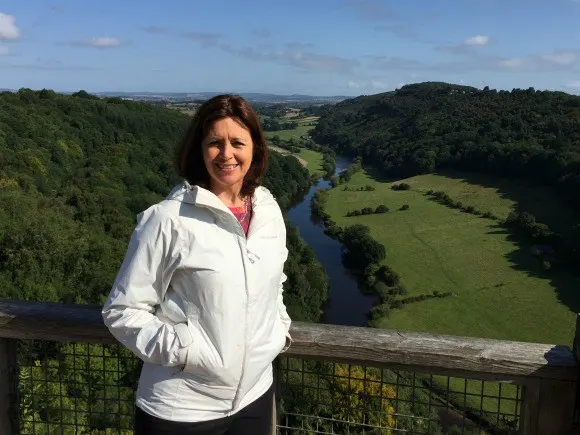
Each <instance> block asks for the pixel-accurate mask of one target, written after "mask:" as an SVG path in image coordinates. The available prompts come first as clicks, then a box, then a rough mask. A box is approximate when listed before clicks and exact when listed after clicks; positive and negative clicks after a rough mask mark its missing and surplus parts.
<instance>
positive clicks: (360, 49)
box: [0, 0, 580, 96]
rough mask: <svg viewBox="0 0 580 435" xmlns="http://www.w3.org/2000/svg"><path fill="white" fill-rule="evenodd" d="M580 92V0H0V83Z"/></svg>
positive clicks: (132, 88)
mask: <svg viewBox="0 0 580 435" xmlns="http://www.w3.org/2000/svg"><path fill="white" fill-rule="evenodd" d="M425 81H444V82H448V83H456V84H465V85H469V86H475V87H478V88H482V87H484V86H489V87H490V88H494V89H508V90H511V89H513V88H528V87H530V86H532V87H534V88H536V89H550V90H560V91H565V92H569V93H574V94H579V93H580V0H407V1H403V0H384V1H380V0H376V1H375V0H309V1H303V0H293V1H291V2H290V1H273V0H269V1H263V0H245V1H241V0H219V1H201V0H163V1H162V0H115V1H113V0H99V1H94V0H93V1H90V0H54V1H43V0H2V2H0V88H7V89H19V88H22V87H27V88H32V89H42V88H47V89H54V90H55V91H57V92H68V91H78V90H80V89H84V90H86V91H88V92H104V91H109V92H118V91H125V92H143V91H149V92H263V93H275V94H285V95H288V94H308V95H346V96H354V95H363V94H365V95H368V94H376V93H379V92H385V91H390V90H393V89H396V88H398V87H401V86H403V85H405V84H409V83H418V82H425Z"/></svg>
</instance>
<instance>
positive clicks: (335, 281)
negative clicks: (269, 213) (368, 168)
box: [287, 157, 376, 326]
mask: <svg viewBox="0 0 580 435" xmlns="http://www.w3.org/2000/svg"><path fill="white" fill-rule="evenodd" d="M349 163H350V161H349V160H347V159H344V158H341V157H337V159H336V172H335V174H338V173H339V172H340V171H342V170H343V169H344V168H346V167H347V166H348V164H349ZM328 187H330V182H329V181H327V180H324V179H322V178H320V179H318V181H317V182H316V185H314V186H312V187H311V188H310V190H309V191H308V193H307V194H306V196H305V197H304V199H303V200H302V202H300V203H299V204H298V205H296V206H294V207H292V208H291V209H290V210H289V211H288V213H287V217H288V220H289V221H290V223H292V224H293V225H294V226H295V227H296V228H298V231H299V232H300V235H301V236H302V238H303V239H304V240H305V241H306V243H308V245H310V247H312V249H314V252H315V253H316V257H317V258H318V261H320V263H321V264H322V266H323V267H324V268H325V269H326V273H327V275H328V282H329V284H330V289H329V300H328V304H327V306H326V310H325V312H324V317H323V320H322V321H323V322H324V323H330V324H335V325H348V326H366V324H367V322H368V318H367V313H368V311H369V310H370V309H371V307H372V306H373V303H374V301H375V299H376V297H375V296H372V295H371V296H369V295H364V294H363V293H361V292H360V291H359V289H358V285H357V283H356V280H355V278H354V277H353V276H352V275H351V274H350V273H349V272H348V271H347V270H346V269H345V268H344V266H343V265H342V259H341V245H340V243H339V242H338V241H337V240H334V239H333V238H331V237H329V236H327V235H326V234H324V227H323V225H322V223H320V222H317V221H316V220H314V219H312V215H311V203H310V201H311V199H312V196H313V195H314V193H315V192H316V191H317V190H320V189H325V188H328Z"/></svg>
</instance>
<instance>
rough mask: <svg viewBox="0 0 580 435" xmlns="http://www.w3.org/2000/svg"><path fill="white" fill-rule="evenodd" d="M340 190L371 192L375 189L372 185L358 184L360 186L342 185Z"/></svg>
mask: <svg viewBox="0 0 580 435" xmlns="http://www.w3.org/2000/svg"><path fill="white" fill-rule="evenodd" d="M342 190H343V191H344V192H372V191H373V190H375V188H374V186H371V185H370V184H367V185H366V186H360V187H349V186H344V187H343V188H342Z"/></svg>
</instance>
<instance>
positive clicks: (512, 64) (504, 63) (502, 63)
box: [497, 57, 524, 69]
mask: <svg viewBox="0 0 580 435" xmlns="http://www.w3.org/2000/svg"><path fill="white" fill-rule="evenodd" d="M523 64H524V61H523V59H520V58H518V57H513V58H511V59H502V60H498V61H497V66H498V67H500V68H507V69H513V68H519V67H521V66H522V65H523Z"/></svg>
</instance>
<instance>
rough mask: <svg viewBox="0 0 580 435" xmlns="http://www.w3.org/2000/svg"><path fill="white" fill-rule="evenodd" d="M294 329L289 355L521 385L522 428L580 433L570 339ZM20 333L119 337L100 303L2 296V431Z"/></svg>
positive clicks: (7, 421) (547, 433)
mask: <svg viewBox="0 0 580 435" xmlns="http://www.w3.org/2000/svg"><path fill="white" fill-rule="evenodd" d="M579 324H580V323H578V324H577V329H578V325H579ZM291 334H292V337H293V340H294V341H293V344H292V346H291V348H290V349H289V350H288V351H287V352H286V353H284V354H283V356H284V357H295V358H301V359H309V360H310V359H313V360H325V361H332V362H340V363H347V364H354V365H361V366H365V367H378V368H383V369H389V370H404V371H408V372H411V371H412V372H416V373H427V374H436V375H447V376H454V377H463V378H469V379H480V380H492V381H501V382H503V383H513V384H517V385H520V386H521V387H522V391H523V393H522V397H521V400H522V407H521V415H520V416H519V428H520V429H519V431H520V433H523V434H530V435H532V434H533V435H552V434H553V435H558V434H569V433H577V432H575V431H577V429H578V426H577V424H576V419H577V418H576V405H577V397H576V396H577V390H578V367H579V365H578V363H577V357H578V355H577V356H576V358H575V355H574V353H575V352H576V353H578V352H577V351H576V350H575V351H573V350H572V349H570V348H569V347H567V346H561V345H550V344H538V343H523V342H514V341H500V340H489V339H481V338H470V337H469V338H468V337H456V336H447V335H434V334H422V333H409V332H402V331H395V330H384V329H372V328H360V327H346V326H336V325H324V324H307V323H300V322H295V323H294V324H293V326H292V330H291ZM577 337H578V334H577ZM17 340H46V341H56V342H79V343H101V344H114V343H116V341H115V339H114V338H113V337H112V336H111V335H110V333H109V331H108V330H107V329H106V327H105V326H104V325H103V322H102V319H101V315H100V307H88V306H78V305H63V304H54V303H36V302H20V301H0V434H11V433H16V432H14V430H15V429H14V427H13V426H14V424H15V422H14V413H13V412H12V411H11V409H12V407H13V405H14V400H15V398H14V391H13V388H11V387H10V386H11V385H14V379H12V378H11V377H12V376H13V375H14V373H15V372H14V370H13V369H11V367H12V368H13V367H14V365H15V364H16V359H17V358H16V346H15V342H16V341H17ZM575 342H576V340H575ZM574 347H575V348H577V347H578V346H576V345H575V346H574Z"/></svg>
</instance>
